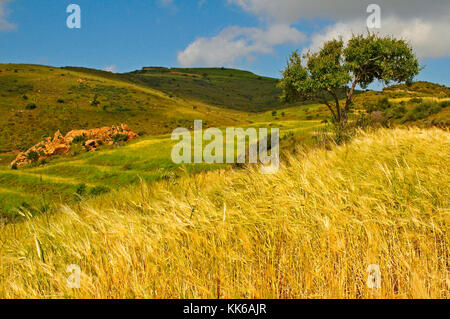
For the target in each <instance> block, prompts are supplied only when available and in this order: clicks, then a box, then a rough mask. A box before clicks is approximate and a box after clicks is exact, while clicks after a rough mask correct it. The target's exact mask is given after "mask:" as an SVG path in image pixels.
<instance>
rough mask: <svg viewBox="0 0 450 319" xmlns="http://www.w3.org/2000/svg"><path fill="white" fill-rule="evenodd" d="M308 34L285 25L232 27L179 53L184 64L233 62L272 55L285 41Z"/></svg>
mask: <svg viewBox="0 0 450 319" xmlns="http://www.w3.org/2000/svg"><path fill="white" fill-rule="evenodd" d="M305 40H306V36H305V35H304V34H303V33H301V32H300V31H298V30H297V29H295V28H292V27H290V26H289V25H285V24H273V25H271V26H269V27H268V28H267V29H265V30H263V29H259V28H241V27H236V26H234V27H228V28H226V29H224V30H223V31H222V32H220V33H219V34H218V35H216V36H214V37H212V38H199V39H197V40H195V41H194V42H192V43H191V44H190V45H189V46H188V47H187V48H186V49H185V50H184V51H182V52H179V53H178V63H179V64H180V65H181V66H224V65H233V64H234V63H236V62H237V61H239V60H241V59H248V60H249V59H250V60H251V59H252V58H254V56H255V55H257V54H270V53H272V52H273V51H274V47H275V46H277V45H281V44H288V43H291V44H300V43H301V42H303V41H305Z"/></svg>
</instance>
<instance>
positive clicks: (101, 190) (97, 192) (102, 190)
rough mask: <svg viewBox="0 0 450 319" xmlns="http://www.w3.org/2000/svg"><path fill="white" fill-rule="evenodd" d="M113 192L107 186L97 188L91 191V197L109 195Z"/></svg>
mask: <svg viewBox="0 0 450 319" xmlns="http://www.w3.org/2000/svg"><path fill="white" fill-rule="evenodd" d="M110 191H111V190H110V189H109V188H108V187H106V186H95V187H94V188H92V189H91V190H90V191H89V195H91V196H99V195H102V194H106V193H109V192H110Z"/></svg>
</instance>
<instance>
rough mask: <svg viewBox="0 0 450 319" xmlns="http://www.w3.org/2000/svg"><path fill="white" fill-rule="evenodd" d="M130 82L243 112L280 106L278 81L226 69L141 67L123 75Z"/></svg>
mask: <svg viewBox="0 0 450 319" xmlns="http://www.w3.org/2000/svg"><path fill="white" fill-rule="evenodd" d="M124 77H125V78H127V79H128V80H129V81H132V82H135V83H139V84H141V85H145V86H148V87H151V88H153V89H156V90H160V91H162V92H164V93H166V94H168V95H170V96H176V97H179V98H183V99H189V100H194V101H199V102H203V103H206V104H208V105H214V106H217V107H222V108H230V109H236V110H243V111H264V110H267V109H273V108H276V107H279V106H281V103H280V101H279V97H280V95H281V90H280V89H278V88H277V87H276V85H277V83H278V80H277V79H273V78H267V77H262V76H257V75H255V74H253V73H251V72H248V71H241V70H235V69H226V68H171V69H168V68H143V69H142V70H140V71H135V72H132V73H128V74H124Z"/></svg>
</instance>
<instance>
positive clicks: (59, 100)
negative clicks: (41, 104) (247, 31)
mask: <svg viewBox="0 0 450 319" xmlns="http://www.w3.org/2000/svg"><path fill="white" fill-rule="evenodd" d="M56 102H58V103H60V104H63V103H64V102H65V101H64V99H61V98H60V99H58V100H56Z"/></svg>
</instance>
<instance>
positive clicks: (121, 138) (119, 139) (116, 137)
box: [113, 134, 128, 143]
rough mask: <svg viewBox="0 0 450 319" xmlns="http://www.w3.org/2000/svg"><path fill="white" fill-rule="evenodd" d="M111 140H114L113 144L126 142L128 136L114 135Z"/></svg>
mask: <svg viewBox="0 0 450 319" xmlns="http://www.w3.org/2000/svg"><path fill="white" fill-rule="evenodd" d="M113 140H114V142H115V143H118V142H126V141H128V135H126V134H116V135H114V136H113Z"/></svg>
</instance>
